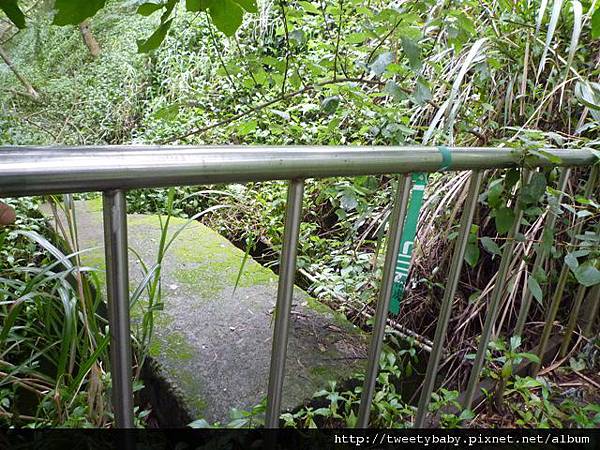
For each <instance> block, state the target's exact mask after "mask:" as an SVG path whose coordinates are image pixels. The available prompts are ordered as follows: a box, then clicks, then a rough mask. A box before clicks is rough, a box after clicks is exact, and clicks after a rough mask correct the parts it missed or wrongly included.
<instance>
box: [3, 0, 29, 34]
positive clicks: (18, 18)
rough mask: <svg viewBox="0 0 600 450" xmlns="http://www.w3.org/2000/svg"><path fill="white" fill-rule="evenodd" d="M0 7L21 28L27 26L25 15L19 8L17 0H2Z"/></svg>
mask: <svg viewBox="0 0 600 450" xmlns="http://www.w3.org/2000/svg"><path fill="white" fill-rule="evenodd" d="M0 9H1V10H2V11H4V14H6V16H7V17H8V18H9V19H10V21H11V22H12V23H14V24H15V26H16V27H17V28H18V29H19V30H22V29H23V28H25V15H24V14H23V11H21V8H19V5H18V4H17V0H0Z"/></svg>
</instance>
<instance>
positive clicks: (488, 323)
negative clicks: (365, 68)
mask: <svg viewBox="0 0 600 450" xmlns="http://www.w3.org/2000/svg"><path fill="white" fill-rule="evenodd" d="M523 177H524V179H528V178H529V174H528V173H524V174H523ZM514 211H515V219H514V222H513V225H512V227H511V229H510V230H509V232H508V235H507V236H506V244H505V245H504V250H503V252H502V259H501V261H500V267H499V268H498V276H497V278H496V284H495V285H494V290H493V291H492V294H491V299H490V303H489V305H488V309H487V312H486V317H485V323H484V325H483V330H482V331H481V339H480V341H479V346H478V347H477V353H476V355H475V360H474V361H473V367H472V368H471V373H470V375H469V382H468V383H467V390H466V391H465V396H464V399H463V405H462V406H463V408H464V409H470V408H471V404H472V403H473V398H474V397H475V391H476V389H477V387H478V386H479V376H480V375H481V369H482V368H483V362H484V359H485V352H486V351H487V347H488V344H489V342H490V338H491V336H492V328H493V327H494V323H495V322H496V316H497V315H498V310H499V308H500V300H501V299H502V293H503V291H504V286H505V284H506V276H507V274H508V268H509V267H510V262H511V259H512V256H513V251H514V248H515V245H516V241H515V236H516V234H517V233H518V232H519V227H520V225H521V219H522V218H523V209H522V208H521V206H520V205H519V202H518V201H517V204H516V205H515V209H514Z"/></svg>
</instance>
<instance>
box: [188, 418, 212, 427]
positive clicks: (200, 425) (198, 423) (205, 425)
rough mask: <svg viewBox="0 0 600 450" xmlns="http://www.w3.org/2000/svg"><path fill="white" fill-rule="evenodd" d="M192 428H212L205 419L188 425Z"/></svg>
mask: <svg viewBox="0 0 600 450" xmlns="http://www.w3.org/2000/svg"><path fill="white" fill-rule="evenodd" d="M188 427H190V428H211V426H210V424H209V423H208V422H207V421H206V420H204V419H197V420H194V421H193V422H190V423H188Z"/></svg>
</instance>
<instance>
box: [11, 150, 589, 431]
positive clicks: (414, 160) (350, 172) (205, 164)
mask: <svg viewBox="0 0 600 450" xmlns="http://www.w3.org/2000/svg"><path fill="white" fill-rule="evenodd" d="M449 151H450V155H451V160H452V166H451V170H471V171H472V174H471V181H470V185H469V189H468V194H467V200H466V203H465V208H464V211H463V215H462V218H461V223H460V230H459V234H458V238H457V240H456V245H455V249H454V254H453V257H452V266H451V270H450V273H449V276H448V283H447V286H446V290H445V293H444V297H443V300H442V309H441V312H440V317H439V320H438V323H437V328H436V332H435V338H434V342H433V348H432V352H431V356H430V359H429V363H428V367H427V372H426V376H425V383H424V388H423V390H422V392H421V397H420V400H419V407H418V412H417V417H416V423H415V426H417V427H420V426H423V425H424V423H425V417H426V413H427V406H428V404H429V401H430V397H431V392H432V391H433V388H434V384H435V376H436V372H437V369H438V366H439V361H440V357H441V349H442V346H443V344H444V340H445V334H446V330H447V326H448V321H449V319H450V315H451V307H452V299H453V297H454V294H455V292H456V287H457V284H458V280H459V276H460V272H461V268H462V261H463V258H464V253H465V248H466V245H467V239H468V235H469V230H470V228H471V223H472V220H473V214H474V210H475V207H476V204H477V194H478V192H479V189H480V186H481V181H482V169H488V168H508V167H515V166H518V165H519V164H521V161H522V157H523V153H522V151H520V150H518V149H517V150H515V149H506V148H454V149H449ZM545 151H546V152H547V153H548V154H550V155H552V156H555V157H558V158H560V161H561V162H560V164H558V165H560V166H565V167H571V166H588V165H592V164H593V163H594V161H595V157H594V155H593V154H592V153H591V152H590V151H588V150H556V149H547V150H545ZM446 158H447V155H446V157H444V155H442V153H441V152H440V151H439V150H438V149H436V148H435V147H385V148H381V147H351V148H349V147H239V146H237V147H233V146H228V147H220V146H211V147H157V146H104V147H68V148H65V147H0V197H8V196H13V197H14V196H26V195H40V194H56V193H73V192H90V191H102V192H103V200H104V202H103V208H104V241H105V242H104V243H105V252H106V261H107V264H106V272H107V273H106V275H107V277H106V279H107V301H108V305H109V308H108V312H109V328H110V334H111V347H110V353H111V373H112V380H113V405H114V413H115V422H116V425H117V426H118V427H124V428H129V427H133V391H132V374H131V338H130V329H129V327H130V321H129V291H128V258H127V215H126V198H125V193H126V191H127V190H128V189H133V188H150V187H165V186H180V185H195V184H215V183H236V182H248V181H265V180H289V190H288V197H287V207H286V216H285V232H284V242H283V248H282V253H281V257H280V276H279V287H278V293H277V314H276V317H275V327H274V332H273V348H272V354H271V367H270V375H269V385H268V392H267V413H266V426H267V427H270V428H274V427H277V426H278V424H279V414H280V409H281V396H282V388H283V376H284V367H285V359H286V353H287V340H288V333H289V322H290V310H291V300H292V291H293V286H294V274H295V268H296V249H297V244H298V234H299V227H300V222H301V217H302V214H301V212H302V197H303V191H304V179H305V178H323V177H336V176H356V175H383V174H400V181H399V183H398V191H397V193H396V194H395V196H394V207H393V212H392V215H391V219H390V226H389V231H388V244H387V253H386V257H385V263H384V268H383V279H382V284H381V288H380V292H379V300H378V304H377V310H376V314H375V323H374V325H373V337H372V340H371V345H370V348H369V355H368V364H367V374H366V377H365V382H364V387H363V394H362V398H361V404H360V408H359V418H358V426H360V427H367V426H368V424H369V413H370V408H371V402H372V399H373V395H374V390H375V383H376V379H377V374H378V369H379V358H380V355H381V350H382V344H383V339H384V334H385V325H386V320H387V315H388V305H389V302H390V296H391V290H392V284H393V276H394V263H395V260H396V255H397V252H398V246H399V242H400V236H401V234H402V227H403V223H404V217H405V215H406V209H407V204H408V198H409V192H410V189H411V178H410V176H406V175H407V174H409V173H411V172H434V171H437V170H439V169H440V168H441V167H442V165H447V162H448V161H446ZM553 159H554V158H553ZM527 163H528V167H529V168H534V167H542V166H553V165H556V164H554V163H552V162H551V161H550V159H547V158H544V157H542V156H537V157H536V156H531V155H529V156H528V159H527ZM517 208H518V207H517ZM516 215H517V216H520V213H519V211H517V214H516ZM518 226H519V221H518V220H516V221H515V226H514V227H513V230H512V231H511V233H513V234H514V233H516V232H517V231H518ZM509 242H510V241H509ZM511 252H512V248H510V245H507V246H506V248H505V251H504V254H503V256H502V261H503V262H502V263H501V267H500V270H499V276H498V279H499V283H497V286H496V290H495V291H494V292H493V293H492V301H491V304H490V309H489V311H488V314H487V318H486V323H485V325H484V330H483V333H482V338H481V340H480V343H479V348H478V352H477V357H476V360H475V364H474V368H473V370H472V371H471V377H470V380H469V385H468V387H467V396H466V399H465V402H464V403H465V405H464V406H466V407H469V406H470V404H471V402H472V399H473V394H474V392H475V389H476V382H477V381H478V380H479V372H480V369H481V364H482V362H483V358H481V355H484V354H485V349H486V348H487V345H488V343H489V339H490V335H491V329H492V326H493V324H494V322H495V320H496V315H497V306H498V302H499V298H500V297H499V296H500V293H501V289H502V286H503V282H504V278H505V275H506V274H505V273H504V272H505V270H504V269H505V268H504V265H506V264H507V263H506V262H504V261H508V260H509V257H510V253H511Z"/></svg>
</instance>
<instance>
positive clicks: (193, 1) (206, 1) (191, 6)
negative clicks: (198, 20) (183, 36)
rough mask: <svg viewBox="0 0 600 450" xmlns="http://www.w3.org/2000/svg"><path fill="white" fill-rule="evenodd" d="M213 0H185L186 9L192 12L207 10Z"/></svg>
mask: <svg viewBox="0 0 600 450" xmlns="http://www.w3.org/2000/svg"><path fill="white" fill-rule="evenodd" d="M210 1H211V0H185V9H187V10H188V11H190V12H198V11H204V10H206V9H207V8H208V7H209V5H210Z"/></svg>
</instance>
